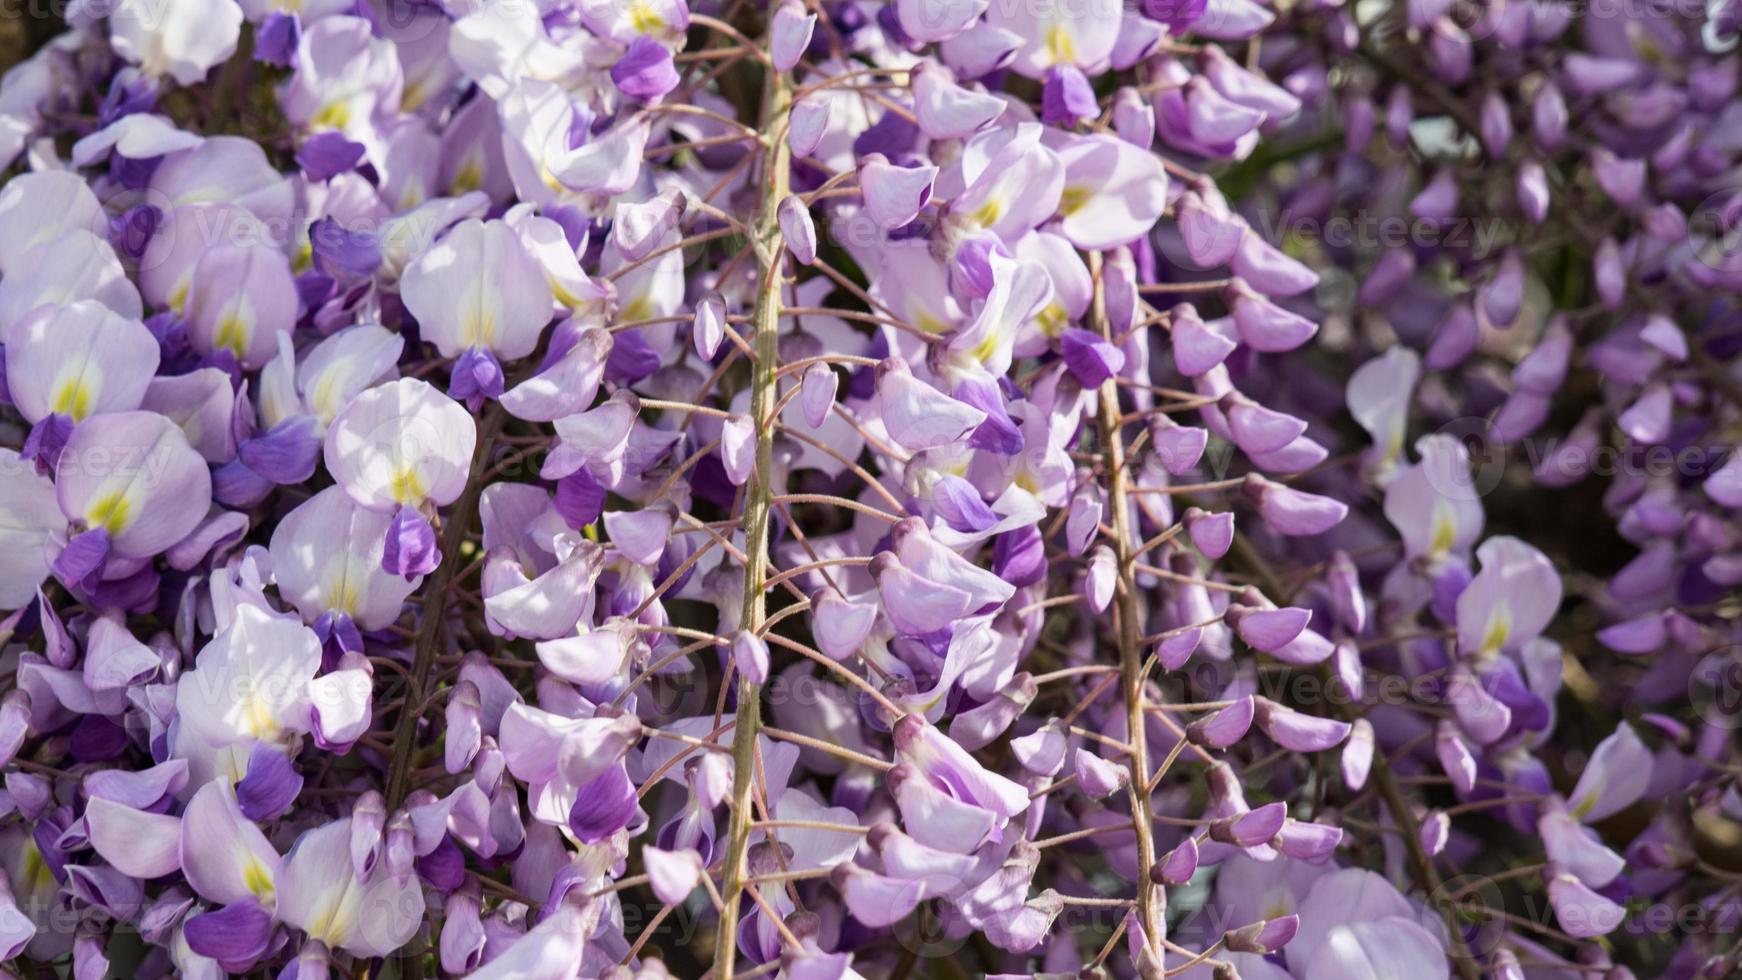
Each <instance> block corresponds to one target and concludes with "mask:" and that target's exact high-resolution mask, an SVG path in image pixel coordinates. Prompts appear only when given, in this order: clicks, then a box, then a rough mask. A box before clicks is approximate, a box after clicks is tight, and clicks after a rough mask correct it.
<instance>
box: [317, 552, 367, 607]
mask: <svg viewBox="0 0 1742 980" xmlns="http://www.w3.org/2000/svg"><path fill="white" fill-rule="evenodd" d="M338 565H339V567H338V569H337V574H336V576H335V577H336V580H330V581H328V583H327V586H326V588H324V589H322V590H321V591H323V592H324V593H326V606H327V608H328V609H331V610H332V611H333V612H341V613H344V614H345V615H347V616H349V617H351V618H352V619H356V618H357V610H358V608H359V607H361V606H362V605H363V596H362V593H361V591H360V590H359V589H358V588H357V586H356V583H354V582H352V581H351V577H350V576H349V575H347V574H345V571H346V570H345V564H344V562H342V561H341V562H339V563H338Z"/></svg>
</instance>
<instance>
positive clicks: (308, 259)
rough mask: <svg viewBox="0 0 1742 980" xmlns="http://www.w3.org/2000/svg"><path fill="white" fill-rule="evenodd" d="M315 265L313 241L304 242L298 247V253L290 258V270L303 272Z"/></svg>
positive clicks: (298, 272)
mask: <svg viewBox="0 0 1742 980" xmlns="http://www.w3.org/2000/svg"><path fill="white" fill-rule="evenodd" d="M314 267H315V246H314V243H313V242H303V243H302V244H301V245H300V246H298V247H297V250H296V255H295V257H293V258H292V259H291V260H290V271H291V272H293V273H297V274H299V275H300V274H301V273H304V272H307V271H309V270H310V269H312V268H314Z"/></svg>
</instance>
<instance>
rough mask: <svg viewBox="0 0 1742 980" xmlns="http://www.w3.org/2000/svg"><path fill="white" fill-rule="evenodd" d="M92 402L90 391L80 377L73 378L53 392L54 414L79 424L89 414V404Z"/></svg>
mask: <svg viewBox="0 0 1742 980" xmlns="http://www.w3.org/2000/svg"><path fill="white" fill-rule="evenodd" d="M93 400H94V398H93V397H92V394H91V389H90V387H89V386H87V385H86V384H85V379H84V378H82V377H79V378H73V379H71V380H69V381H67V382H66V383H65V384H63V385H61V386H60V390H59V391H57V392H55V396H54V413H55V414H56V415H65V416H68V417H70V418H71V419H72V420H73V421H74V422H81V421H83V420H84V418H85V416H86V415H89V414H90V412H91V402H92V401H93Z"/></svg>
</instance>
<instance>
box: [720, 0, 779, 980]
mask: <svg viewBox="0 0 1742 980" xmlns="http://www.w3.org/2000/svg"><path fill="white" fill-rule="evenodd" d="M772 6H773V4H772V3H770V7H771V8H772ZM771 12H772V11H771ZM791 108H792V87H791V81H790V79H789V78H788V77H787V73H786V72H783V71H778V70H776V69H775V68H774V67H773V66H769V69H768V86H767V91H766V92H765V93H764V96H763V108H762V158H763V174H762V178H763V184H762V206H761V208H760V210H759V211H758V213H757V215H756V241H755V242H753V243H752V245H751V247H752V248H753V249H754V251H755V252H756V255H757V259H758V264H759V266H760V268H761V281H760V282H759V283H758V287H757V290H758V291H757V296H756V310H755V313H754V314H753V315H752V316H751V319H750V322H751V325H752V327H753V329H754V331H755V333H754V334H753V336H752V338H751V339H752V340H753V341H754V347H753V348H752V350H753V351H754V353H755V362H754V363H753V364H751V366H750V367H751V372H752V381H751V387H750V418H751V420H752V421H753V422H754V423H755V425H756V471H755V472H754V473H753V474H751V476H750V482H749V485H748V486H747V487H746V488H745V495H744V517H743V528H744V609H743V614H742V615H741V616H740V618H739V628H740V629H746V630H752V631H757V632H760V631H761V629H762V624H763V623H764V622H765V621H766V619H767V613H768V609H767V603H766V602H765V601H764V594H765V593H766V592H767V588H768V523H769V516H770V513H771V511H772V505H771V503H770V498H771V497H772V496H773V494H774V490H773V482H774V479H773V474H774V423H775V419H774V400H775V385H776V381H777V377H776V375H777V373H778V372H779V370H780V363H779V361H780V345H779V335H780V290H781V280H782V278H783V277H782V274H781V267H782V265H783V258H784V252H785V248H786V240H785V237H784V236H782V235H781V232H780V222H779V221H778V220H777V219H776V217H775V212H776V209H777V208H778V207H779V205H780V202H781V201H783V200H785V199H786V196H787V194H788V193H790V191H789V188H788V180H789V177H790V176H791V170H792V159H791V156H790V153H789V151H788V149H787V140H786V128H787V117H788V114H789V113H790V111H791ZM761 696H762V690H761V686H760V685H757V684H752V683H750V681H748V680H745V679H744V677H743V675H742V674H741V673H740V674H739V679H738V710H737V715H736V722H735V724H734V725H733V729H732V813H731V826H730V828H729V829H728V831H727V834H726V854H725V870H724V872H723V879H724V880H723V882H722V886H721V889H720V897H721V907H720V928H719V932H718V934H717V935H716V936H715V937H714V971H713V973H714V977H715V978H716V980H732V974H733V970H734V968H735V965H736V964H735V961H736V958H737V936H738V908H739V900H740V898H741V897H742V896H743V892H744V877H745V867H744V855H745V852H746V851H747V850H748V849H749V846H750V824H751V822H752V816H753V809H752V806H753V799H752V798H753V795H754V792H755V787H756V736H757V733H758V732H759V731H760V730H761V728H762V704H761Z"/></svg>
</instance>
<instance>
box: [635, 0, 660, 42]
mask: <svg viewBox="0 0 1742 980" xmlns="http://www.w3.org/2000/svg"><path fill="white" fill-rule="evenodd" d="M629 26H630V27H632V28H634V29H635V33H637V34H652V33H653V32H654V31H657V30H662V29H663V28H664V27H665V18H664V17H661V16H659V12H658V11H656V10H654V9H653V4H650V3H648V2H647V0H634V2H633V3H631V4H630V5H629Z"/></svg>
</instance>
